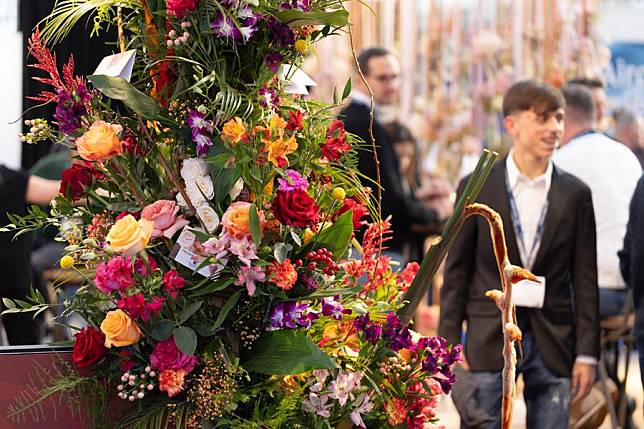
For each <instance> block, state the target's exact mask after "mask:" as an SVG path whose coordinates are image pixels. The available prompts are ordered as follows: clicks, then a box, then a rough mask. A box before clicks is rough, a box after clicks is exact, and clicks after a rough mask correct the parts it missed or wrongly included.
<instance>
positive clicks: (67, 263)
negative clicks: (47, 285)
mask: <svg viewBox="0 0 644 429" xmlns="http://www.w3.org/2000/svg"><path fill="white" fill-rule="evenodd" d="M73 266H74V258H72V257H71V256H69V255H65V256H63V257H62V258H60V268H62V269H63V270H68V269H70V268H71V267H73Z"/></svg>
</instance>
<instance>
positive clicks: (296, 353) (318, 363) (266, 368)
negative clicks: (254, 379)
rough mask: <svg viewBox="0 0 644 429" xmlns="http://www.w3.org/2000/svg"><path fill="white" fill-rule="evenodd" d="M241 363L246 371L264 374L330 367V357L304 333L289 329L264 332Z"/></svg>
mask: <svg viewBox="0 0 644 429" xmlns="http://www.w3.org/2000/svg"><path fill="white" fill-rule="evenodd" d="M249 356H251V357H250V359H248V360H247V361H246V362H243V363H242V367H243V368H244V369H245V370H246V371H250V372H259V373H262V374H268V375H293V374H301V373H303V372H307V371H312V370H314V369H323V368H326V369H330V368H333V366H334V364H333V361H332V360H331V358H329V356H327V355H326V354H325V353H324V352H322V350H320V349H319V348H318V346H316V345H315V344H314V343H313V342H312V341H311V340H309V339H308V338H307V337H305V336H304V335H302V334H300V333H297V332H295V331H290V330H282V331H273V332H269V333H267V334H264V335H263V336H262V337H261V338H260V339H259V340H257V342H256V343H255V345H254V347H253V349H252V350H251V352H250V353H249Z"/></svg>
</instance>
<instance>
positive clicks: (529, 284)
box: [512, 276, 546, 308]
mask: <svg viewBox="0 0 644 429" xmlns="http://www.w3.org/2000/svg"><path fill="white" fill-rule="evenodd" d="M537 279H539V281H538V282H533V281H531V280H521V281H520V282H519V283H517V284H515V285H513V286H512V301H514V305H516V306H517V307H530V308H543V301H544V300H545V298H546V278H545V277H541V276H537Z"/></svg>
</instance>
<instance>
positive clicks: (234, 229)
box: [221, 201, 265, 237]
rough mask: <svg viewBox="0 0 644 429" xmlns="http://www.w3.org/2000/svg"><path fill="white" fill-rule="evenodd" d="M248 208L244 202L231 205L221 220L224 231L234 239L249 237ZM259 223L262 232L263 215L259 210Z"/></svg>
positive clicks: (247, 204)
mask: <svg viewBox="0 0 644 429" xmlns="http://www.w3.org/2000/svg"><path fill="white" fill-rule="evenodd" d="M250 206H251V204H250V203H247V202H245V201H238V202H236V203H232V204H231V205H230V207H228V210H226V213H224V215H223V216H222V218H221V225H222V227H223V228H224V231H225V232H227V233H228V234H230V235H232V236H235V237H241V236H244V235H250V225H249V214H248V213H249V212H250ZM259 222H260V227H261V228H262V230H263V229H264V224H265V219H264V213H263V212H262V211H261V210H260V211H259Z"/></svg>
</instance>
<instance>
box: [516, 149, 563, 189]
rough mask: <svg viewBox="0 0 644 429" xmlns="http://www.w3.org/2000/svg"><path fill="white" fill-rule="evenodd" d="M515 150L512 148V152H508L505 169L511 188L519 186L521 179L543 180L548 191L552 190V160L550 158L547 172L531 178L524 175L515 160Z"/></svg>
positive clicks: (530, 180)
mask: <svg viewBox="0 0 644 429" xmlns="http://www.w3.org/2000/svg"><path fill="white" fill-rule="evenodd" d="M513 154H514V151H513V150H510V153H509V154H508V157H507V158H506V160H505V169H506V171H507V174H508V182H509V184H510V189H514V188H515V187H516V186H517V183H519V181H521V182H523V183H536V182H539V181H543V182H544V184H545V187H546V192H547V191H549V190H550V184H551V183H552V170H553V168H552V161H550V160H548V167H547V168H546V172H545V173H543V174H542V175H541V176H538V177H535V178H534V179H529V178H528V177H527V176H524V175H523V174H522V173H521V172H520V171H519V167H518V166H517V164H516V162H514V157H513Z"/></svg>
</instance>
